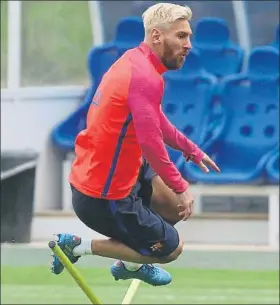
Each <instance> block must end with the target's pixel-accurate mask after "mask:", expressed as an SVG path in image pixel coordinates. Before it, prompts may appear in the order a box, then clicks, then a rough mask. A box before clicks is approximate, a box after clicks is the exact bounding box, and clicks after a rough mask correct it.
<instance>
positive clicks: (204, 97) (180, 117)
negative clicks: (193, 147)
mask: <svg viewBox="0 0 280 305" xmlns="http://www.w3.org/2000/svg"><path fill="white" fill-rule="evenodd" d="M164 80H165V91H164V96H163V102H162V108H163V112H164V113H165V114H166V116H167V118H168V119H169V120H170V121H171V122H172V123H173V124H174V125H175V126H176V127H177V128H178V129H179V130H180V131H181V132H183V133H184V134H185V135H186V136H188V137H189V138H190V139H192V140H193V141H196V142H197V143H201V142H203V137H204V131H205V129H206V125H207V117H208V116H207V114H208V113H209V108H210V102H211V97H212V95H213V91H214V89H215V85H216V82H217V79H216V77H215V76H213V75H211V74H209V73H208V72H207V71H205V70H204V69H203V68H202V66H201V62H200V57H199V54H198V52H197V51H191V52H190V54H189V56H188V57H187V59H186V62H185V64H184V66H183V67H182V68H181V69H180V70H178V71H168V72H166V73H165V74H164ZM167 149H168V152H169V155H170V158H171V160H172V161H173V162H177V161H178V158H179V157H180V156H181V153H180V152H178V151H176V150H174V149H171V148H169V147H168V148H167Z"/></svg>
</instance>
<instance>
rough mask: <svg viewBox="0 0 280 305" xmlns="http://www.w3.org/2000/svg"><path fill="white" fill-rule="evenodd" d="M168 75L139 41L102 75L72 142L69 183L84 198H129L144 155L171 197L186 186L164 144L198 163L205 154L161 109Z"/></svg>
mask: <svg viewBox="0 0 280 305" xmlns="http://www.w3.org/2000/svg"><path fill="white" fill-rule="evenodd" d="M165 71H166V68H165V66H164V65H163V64H162V63H161V61H160V60H159V58H158V57H157V56H156V54H155V53H153V52H152V51H151V49H150V48H149V46H148V45H147V44H146V43H144V42H142V43H141V44H140V46H139V47H137V48H135V49H132V50H129V51H127V52H126V53H125V54H124V55H123V56H122V57H121V58H120V59H119V60H118V61H116V62H115V63H114V64H113V65H112V67H111V68H110V69H109V70H108V72H107V73H106V74H105V75H104V77H103V79H102V81H101V83H100V85H99V87H98V89H97V91H96V94H95V96H94V98H93V101H92V103H91V105H90V108H89V112H88V115H87V127H86V129H85V130H83V131H81V132H80V133H79V134H78V136H77V139H76V143H75V153H76V157H75V160H74V162H73V165H72V170H71V174H70V183H71V184H72V185H74V186H75V187H76V188H77V189H78V190H80V191H81V192H83V193H85V194H86V195H89V196H93V197H97V198H106V199H110V200H114V199H115V200H116V199H122V198H124V197H126V196H128V195H129V193H130V191H131V189H132V187H133V186H134V185H135V183H136V181H137V177H138V174H139V169H140V167H141V164H142V156H144V157H145V158H146V159H147V161H148V162H149V163H150V165H151V167H152V168H153V169H154V171H155V172H157V173H158V175H159V176H160V177H161V178H162V180H163V181H164V183H165V184H166V185H167V186H169V187H170V188H171V189H172V190H173V191H174V192H176V193H181V192H184V191H185V190H186V189H187V187H188V183H187V181H185V180H184V179H183V178H182V176H181V174H180V172H179V171H178V170H177V168H176V167H175V165H174V164H173V163H172V162H171V161H170V159H169V156H168V153H167V151H166V148H165V145H164V143H166V144H167V145H169V146H171V147H173V148H175V149H178V150H180V151H182V152H183V153H184V154H186V155H190V154H191V155H192V156H193V157H194V159H193V161H194V162H199V161H200V160H202V157H203V152H202V151H201V150H200V149H199V148H198V147H197V145H195V144H194V143H193V142H192V141H190V140H189V139H187V138H186V137H185V136H184V135H183V134H182V133H181V132H179V131H178V130H177V129H176V128H175V127H174V126H173V125H172V124H171V123H170V122H169V121H168V119H167V118H166V116H165V115H164V114H163V112H162V110H161V100H162V96H163V91H164V82H163V78H162V76H161V74H162V73H164V72H165Z"/></svg>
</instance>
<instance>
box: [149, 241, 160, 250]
mask: <svg viewBox="0 0 280 305" xmlns="http://www.w3.org/2000/svg"><path fill="white" fill-rule="evenodd" d="M162 247H163V244H162V243H161V242H157V243H155V244H154V245H152V246H151V247H150V248H151V250H152V251H153V252H156V251H161V248H162Z"/></svg>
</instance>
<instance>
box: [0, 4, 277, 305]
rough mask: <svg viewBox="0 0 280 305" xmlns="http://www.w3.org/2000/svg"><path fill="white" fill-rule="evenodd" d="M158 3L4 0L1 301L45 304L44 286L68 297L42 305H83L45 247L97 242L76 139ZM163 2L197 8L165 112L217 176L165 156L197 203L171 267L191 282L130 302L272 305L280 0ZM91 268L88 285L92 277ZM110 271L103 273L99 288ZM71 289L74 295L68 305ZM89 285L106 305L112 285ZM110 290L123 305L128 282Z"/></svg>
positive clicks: (168, 76)
mask: <svg viewBox="0 0 280 305" xmlns="http://www.w3.org/2000/svg"><path fill="white" fill-rule="evenodd" d="M157 2H159V1H1V250H2V253H3V256H2V264H3V265H4V267H3V268H2V267H1V273H3V276H2V280H3V279H4V284H5V285H4V288H5V289H2V292H3V291H4V292H3V293H2V297H3V300H4V301H3V302H4V303H5V304H8V303H14V304H15V303H18V304H24V303H30V304H31V303H32V302H33V303H37V304H38V303H40V298H39V297H38V296H39V295H42V294H44V293H45V290H44V289H46V286H45V285H46V283H48V285H54V284H55V285H58V286H56V287H59V289H62V291H63V293H62V292H60V291H59V290H57V291H58V293H57V294H55V295H54V296H52V297H50V296H45V297H44V298H42V299H41V302H43V300H44V302H47V303H57V302H60V303H61V304H63V303H65V304H70V303H71V302H74V303H75V302H86V299H83V295H82V294H81V292H78V288H76V286H73V285H74V284H73V282H72V281H71V279H70V280H69V279H68V278H67V276H65V277H63V281H62V283H63V284H61V282H59V280H57V279H56V278H55V279H53V277H52V276H51V275H50V274H49V272H48V271H46V267H45V264H46V255H47V254H46V253H47V249H46V245H47V241H48V240H49V239H50V238H52V234H53V233H56V232H61V231H63V232H73V233H75V234H78V235H82V236H85V237H87V238H91V237H95V238H102V236H99V235H98V234H96V233H94V232H92V231H90V230H89V229H88V228H87V227H85V226H84V225H83V224H81V223H80V222H79V221H78V220H77V219H76V217H75V215H74V213H73V210H72V206H71V192H70V188H69V184H68V175H69V171H70V168H71V163H72V161H73V158H74V141H75V138H76V135H77V134H78V132H79V131H81V130H82V129H84V128H85V118H86V113H87V110H88V107H89V105H90V103H91V100H92V97H93V95H94V93H95V91H96V88H97V87H98V85H99V83H100V81H101V79H102V76H103V74H104V73H105V72H106V71H107V70H108V68H109V67H110V66H111V65H112V64H113V63H114V62H115V61H116V60H117V59H118V58H119V57H120V56H121V55H122V54H123V53H124V52H125V51H126V50H128V49H131V48H134V47H136V46H137V45H139V43H140V42H141V41H142V40H143V37H144V30H143V24H142V20H141V15H142V13H143V12H144V11H145V9H147V8H148V7H149V6H150V5H152V4H155V3H157ZM163 2H164V1H163ZM165 2H168V1H165ZM170 2H172V3H178V4H181V5H182V4H185V5H188V6H190V8H191V9H192V11H193V18H192V20H191V26H192V29H193V38H192V43H193V50H192V51H191V53H190V55H189V56H188V58H187V59H186V62H185V64H184V66H183V67H182V69H180V70H179V71H172V72H166V73H165V74H164V80H165V93H164V97H163V102H162V103H163V109H164V111H165V113H166V115H167V117H168V118H169V119H170V121H171V122H172V123H173V124H174V125H175V126H176V127H177V128H178V129H180V130H181V131H182V132H183V133H184V134H185V135H186V136H188V137H189V138H190V139H192V140H193V141H194V142H196V143H197V144H198V145H199V146H200V147H201V148H202V149H203V150H204V151H206V152H207V153H208V154H209V155H210V156H211V157H212V158H213V159H215V160H216V162H217V164H218V165H219V166H220V167H221V170H222V173H221V174H219V175H216V174H214V173H210V174H207V175H205V174H202V173H200V172H199V170H198V169H197V168H196V167H195V166H194V165H193V164H189V163H188V164H187V163H185V162H184V159H183V158H182V155H181V153H179V152H177V151H174V150H173V149H171V148H169V147H167V150H168V152H169V155H170V158H171V159H172V161H173V162H174V163H175V164H176V166H177V167H178V169H179V170H180V172H181V173H182V175H183V176H184V177H185V178H186V179H188V180H189V181H190V182H191V184H192V186H191V187H192V191H193V193H194V194H195V213H194V215H193V216H192V217H191V219H189V220H188V221H187V222H185V223H180V224H178V230H179V232H180V234H181V235H182V236H183V238H184V241H185V244H186V251H185V252H184V254H183V255H182V259H180V260H179V262H176V263H175V264H174V265H173V267H171V268H175V270H177V271H174V272H175V273H176V272H179V271H178V267H180V268H181V267H184V268H185V271H184V274H185V275H186V274H187V275H189V276H185V275H183V274H179V273H178V274H177V277H178V278H179V279H180V281H177V282H176V283H177V284H178V287H179V288H176V289H177V290H175V292H174V291H171V290H170V289H168V288H166V289H167V290H163V293H162V295H163V297H162V299H159V298H156V297H154V299H153V298H152V297H151V295H153V293H152V292H150V290H149V289H150V288H149V287H146V286H145V287H143V289H146V291H145V290H144V291H145V293H144V294H143V295H139V296H138V299H137V300H138V301H139V302H141V303H142V304H143V303H146V304H151V303H156V302H163V303H166V304H168V303H172V304H180V303H181V304H182V303H184V304H187V303H191V304H195V303H197V304H210V303H211V302H212V303H216V304H218V303H219V302H220V303H223V304H225V303H230V302H235V303H238V304H257V303H258V302H259V303H262V304H264V303H266V304H272V303H273V304H279V288H278V286H279V274H278V272H277V273H276V271H275V270H278V269H279V262H278V261H279V1H269V0H267V1H170ZM19 253H20V254H19ZM83 264H84V265H83ZM83 264H82V266H83V267H85V268H86V269H85V270H87V269H88V267H89V266H93V267H100V268H101V269H100V271H99V272H100V274H103V273H104V274H105V271H106V269H105V268H104V267H105V266H107V267H108V266H109V265H108V261H107V260H101V259H99V258H95V259H94V260H93V259H92V260H85V262H84V263H83ZM42 266H43V267H42ZM38 268H39V269H38ZM176 268H177V269H176ZM193 268H195V269H193ZM208 269H211V272H212V273H211V274H210V275H209V274H208V273H207V272H208V271H207V272H206V271H204V270H208ZM221 269H223V270H230V271H227V272H229V273H227V272H226V273H221V272H220V270H221ZM247 269H248V270H250V271H246V272H247V273H244V274H243V273H242V274H241V273H237V274H238V275H236V274H233V273H231V272H237V271H236V270H243V271H244V270H247ZM104 270H105V271H104ZM260 270H261V271H260ZM268 270H269V271H268ZM44 272H45V273H46V274H45V273H44ZM85 272H89V273H90V272H92V273H90V275H89V274H88V276H89V277H91V278H92V277H94V274H95V273H94V272H97V271H94V270H93V271H92V270H91V271H85ZM200 272H201V273H200ZM203 272H206V273H205V274H204V273H203ZM209 272H210V271H209ZM250 272H251V273H250ZM257 272H258V273H257ZM261 272H264V273H261ZM107 273H108V272H107ZM107 273H106V274H105V275H104V277H102V276H101V275H100V274H99V275H100V278H101V281H106V283H107V282H108V281H111V279H109V275H108V274H107ZM106 276H107V277H108V278H106ZM189 278H191V279H192V280H194V281H195V282H193V281H192V282H186V281H188V280H189ZM207 279H209V282H207ZM215 279H216V282H215ZM53 281H54V282H53ZM68 281H69V285H70V286H69V287H70V288H71V291H73V293H70V296H71V297H69V298H68V299H67V298H62V295H65V294H68V293H69V289H70V288H69V287H68V286H67V285H68ZM92 281H98V279H92ZM204 281H205V284H202V283H204ZM213 281H214V282H215V285H214V284H213V285H214V286H211V285H210V284H209V283H213ZM224 281H226V282H227V283H228V284H227V285H228V286H226V287H224V288H222V286H221V285H222V283H223V282H224ZM179 282H180V283H181V284H179ZM110 283H112V281H111V282H110ZM245 283H246V284H245ZM265 283H266V284H265ZM66 284H67V285H66ZM92 284H93V285H97V286H98V287H99V288H98V289H99V290H98V293H99V294H100V298H101V299H102V295H106V293H105V291H106V285H107V284H106V285H105V286H104V285H103V286H102V285H101V284H102V283H101V284H100V282H92ZM177 284H175V285H177ZM28 285H30V286H28ZM34 285H35V287H36V288H34ZM36 285H37V286H36ZM59 285H63V287H62V286H59ZM115 285H116V284H115ZM180 285H181V286H180ZM201 285H202V286H203V287H202V288H201V287H200V286H201ZM209 285H210V286H211V287H212V288H211V289H212V290H211V289H210V288H209ZM66 286H67V287H66ZM185 286H188V287H190V288H189V289H190V290H189V291H188V293H185V292H184V289H185ZM242 286H243V290H242V289H241V288H242ZM19 287H20V288H19ZM31 287H33V288H32V289H35V290H36V291H35V292H34V291H33V292H32V293H31V292H30V289H31ZM118 287H119V288H116V287H115V286H113V284H112V287H111V288H112V289H114V291H115V294H114V297H113V296H112V297H111V299H108V302H110V303H114V302H115V303H117V302H118V301H119V300H120V298H121V295H122V293H123V289H124V288H125V284H121V286H118ZM191 288H193V289H194V290H192V289H191ZM63 289H64V290H63ZM75 289H77V290H75ZM140 289H142V288H140ZM151 289H153V288H151ZM164 289H165V288H164ZM174 289H175V288H174ZM180 289H181V290H180ZM199 289H201V290H199ZM207 289H208V290H207ZM209 289H210V290H211V291H210V290H209ZM14 291H17V292H18V291H20V292H19V293H17V294H14V293H13V292H14ZM193 291H196V292H193ZM140 294H141V293H140ZM59 295H60V296H59ZM145 296H146V298H145ZM147 296H150V298H149V297H147ZM4 303H3V304H4Z"/></svg>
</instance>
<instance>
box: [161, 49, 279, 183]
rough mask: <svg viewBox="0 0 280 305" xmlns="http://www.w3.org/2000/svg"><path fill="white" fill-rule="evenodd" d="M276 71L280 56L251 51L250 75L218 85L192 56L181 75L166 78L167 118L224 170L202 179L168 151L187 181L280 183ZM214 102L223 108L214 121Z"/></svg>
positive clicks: (194, 55)
mask: <svg viewBox="0 0 280 305" xmlns="http://www.w3.org/2000/svg"><path fill="white" fill-rule="evenodd" d="M278 67H279V52H277V51H276V50H275V49H273V48H272V47H270V46H266V47H259V48H255V49H254V50H253V51H252V53H251V54H250V56H249V62H248V68H247V71H244V72H242V73H238V74H234V75H231V76H228V77H226V78H223V79H222V80H221V81H219V82H218V81H217V79H216V78H215V77H213V75H211V74H209V73H207V72H206V71H205V69H204V68H203V66H202V64H201V62H200V57H199V56H198V54H197V53H196V52H192V53H191V54H190V57H189V60H187V61H186V63H185V65H184V67H183V68H182V70H181V71H180V72H179V73H177V72H167V73H166V74H165V76H164V78H165V84H166V87H165V94H164V97H163V109H164V111H165V113H166V114H167V117H168V118H169V120H170V121H172V122H173V123H174V125H175V126H176V127H177V128H178V129H180V130H181V131H182V132H183V133H184V134H185V135H186V136H188V137H189V138H191V139H192V140H193V141H195V142H196V143H198V144H199V145H200V146H202V148H203V150H204V151H206V152H207V153H208V154H209V155H210V156H211V157H212V158H213V159H215V160H216V161H217V163H218V164H219V165H220V166H221V168H222V169H223V171H222V173H221V174H219V175H216V174H214V173H210V174H208V175H204V174H202V173H201V172H199V171H198V169H197V167H194V166H193V165H189V164H186V163H185V161H184V158H183V156H182V154H181V153H180V152H178V151H175V150H173V149H170V148H168V151H169V154H170V157H171V159H172V161H174V162H175V163H176V165H177V167H178V168H179V170H180V171H181V172H182V174H183V175H184V176H185V177H186V178H188V180H191V181H193V182H195V181H200V182H204V183H259V182H265V181H269V182H272V181H274V182H277V181H279V168H278V180H277V179H276V178H277V175H276V174H275V171H276V172H277V162H279V160H278V159H277V157H275V154H277V150H276V151H275V149H276V148H277V147H279V69H278ZM184 70H186V71H188V73H184ZM213 100H218V101H219V102H220V104H219V105H220V107H221V109H222V112H220V115H219V116H217V117H216V118H214V119H213V118H212V114H213V112H214V110H215V109H214V103H213ZM209 134H211V135H210V136H209ZM271 158H272V159H273V160H274V161H273V162H272V163H271V161H270V159H271ZM278 158H279V154H278ZM268 163H269V164H271V165H270V167H269V168H270V169H271V170H270V171H269V173H270V172H271V171H273V170H275V171H273V173H272V174H271V175H270V174H267V173H266V174H264V172H266V170H265V168H266V164H268ZM268 177H269V178H268ZM272 177H273V178H272Z"/></svg>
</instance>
